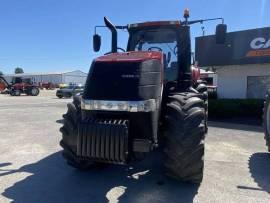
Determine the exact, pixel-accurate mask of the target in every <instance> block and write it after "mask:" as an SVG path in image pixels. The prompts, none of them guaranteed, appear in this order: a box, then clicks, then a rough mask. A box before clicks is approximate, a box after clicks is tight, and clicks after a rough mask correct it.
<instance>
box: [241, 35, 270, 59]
mask: <svg viewBox="0 0 270 203" xmlns="http://www.w3.org/2000/svg"><path fill="white" fill-rule="evenodd" d="M250 47H251V49H253V50H251V51H249V52H248V53H247V55H246V57H261V56H270V39H265V38H263V37H258V38H255V39H253V40H252V41H251V42H250Z"/></svg>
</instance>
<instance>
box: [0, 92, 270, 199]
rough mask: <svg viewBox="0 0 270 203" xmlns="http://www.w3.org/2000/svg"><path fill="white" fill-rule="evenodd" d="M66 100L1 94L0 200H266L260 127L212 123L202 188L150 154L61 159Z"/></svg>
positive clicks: (267, 161)
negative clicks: (81, 167)
mask: <svg viewBox="0 0 270 203" xmlns="http://www.w3.org/2000/svg"><path fill="white" fill-rule="evenodd" d="M70 101H71V100H70V99H58V98H56V96H55V91H46V90H44V91H41V94H40V95H39V96H37V97H31V96H21V97H10V96H8V95H0V202H12V201H14V202H27V203H32V202H33V203H34V202H35V203H36V202H46V203H47V202H94V203H98V202H140V203H141V202H166V203H167V202H270V153H267V152H266V147H265V142H264V139H263V132H262V128H261V127H260V126H247V125H237V124H232V123H222V122H210V123H209V133H208V135H207V138H206V156H205V175H204V180H203V182H202V184H201V185H192V184H187V183H181V182H177V181H174V180H171V179H169V178H167V177H165V176H164V175H163V167H162V158H161V157H162V155H161V153H160V152H157V151H156V152H152V153H150V154H149V156H147V158H146V159H144V160H143V161H141V162H137V163H132V164H131V165H129V166H117V165H113V166H109V167H107V168H103V169H100V168H99V169H98V168H94V169H91V170H90V171H83V172H80V171H78V170H75V169H73V168H71V167H70V166H68V165H67V164H66V163H65V161H64V159H63V158H62V156H61V147H60V146H59V141H60V138H61V134H60V132H59V128H60V127H61V125H62V124H61V119H62V114H63V113H65V111H66V104H67V103H68V102H70Z"/></svg>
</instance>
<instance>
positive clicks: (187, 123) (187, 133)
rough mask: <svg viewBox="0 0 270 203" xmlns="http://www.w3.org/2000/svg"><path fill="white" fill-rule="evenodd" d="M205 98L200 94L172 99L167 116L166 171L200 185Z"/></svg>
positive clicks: (205, 125) (175, 95)
mask: <svg viewBox="0 0 270 203" xmlns="http://www.w3.org/2000/svg"><path fill="white" fill-rule="evenodd" d="M204 100H205V98H204V95H203V94H200V93H188V92H186V93H176V94H174V95H172V96H169V98H168V102H167V107H166V114H165V140H166V142H165V149H164V153H165V170H166V174H167V175H168V176H170V177H173V178H175V179H178V180H180V181H185V182H193V183H201V181H202V179H203V169H204V138H205V134H206V132H207V122H205V120H207V112H206V108H205V101H204Z"/></svg>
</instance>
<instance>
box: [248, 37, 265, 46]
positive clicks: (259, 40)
mask: <svg viewBox="0 0 270 203" xmlns="http://www.w3.org/2000/svg"><path fill="white" fill-rule="evenodd" d="M265 42H266V40H265V39H264V38H262V37H258V38H256V39H254V40H252V41H251V43H250V47H251V48H252V49H261V48H263V47H264V44H265Z"/></svg>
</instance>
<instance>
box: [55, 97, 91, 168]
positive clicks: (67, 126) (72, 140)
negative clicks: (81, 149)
mask: <svg viewBox="0 0 270 203" xmlns="http://www.w3.org/2000/svg"><path fill="white" fill-rule="evenodd" d="M79 100H80V99H79V98H77V97H76V98H74V100H73V102H72V103H69V104H68V105H67V107H68V110H67V113H66V114H64V115H63V118H64V125H63V126H62V127H61V128H60V132H61V133H62V140H61V142H60V145H61V146H62V147H63V157H64V158H65V159H66V161H67V164H69V165H70V166H72V167H74V168H77V169H80V170H86V169H88V168H90V166H92V165H93V162H91V161H85V160H80V159H79V158H78V157H76V151H77V136H78V124H79V121H80V119H81V108H80V101H79Z"/></svg>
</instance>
